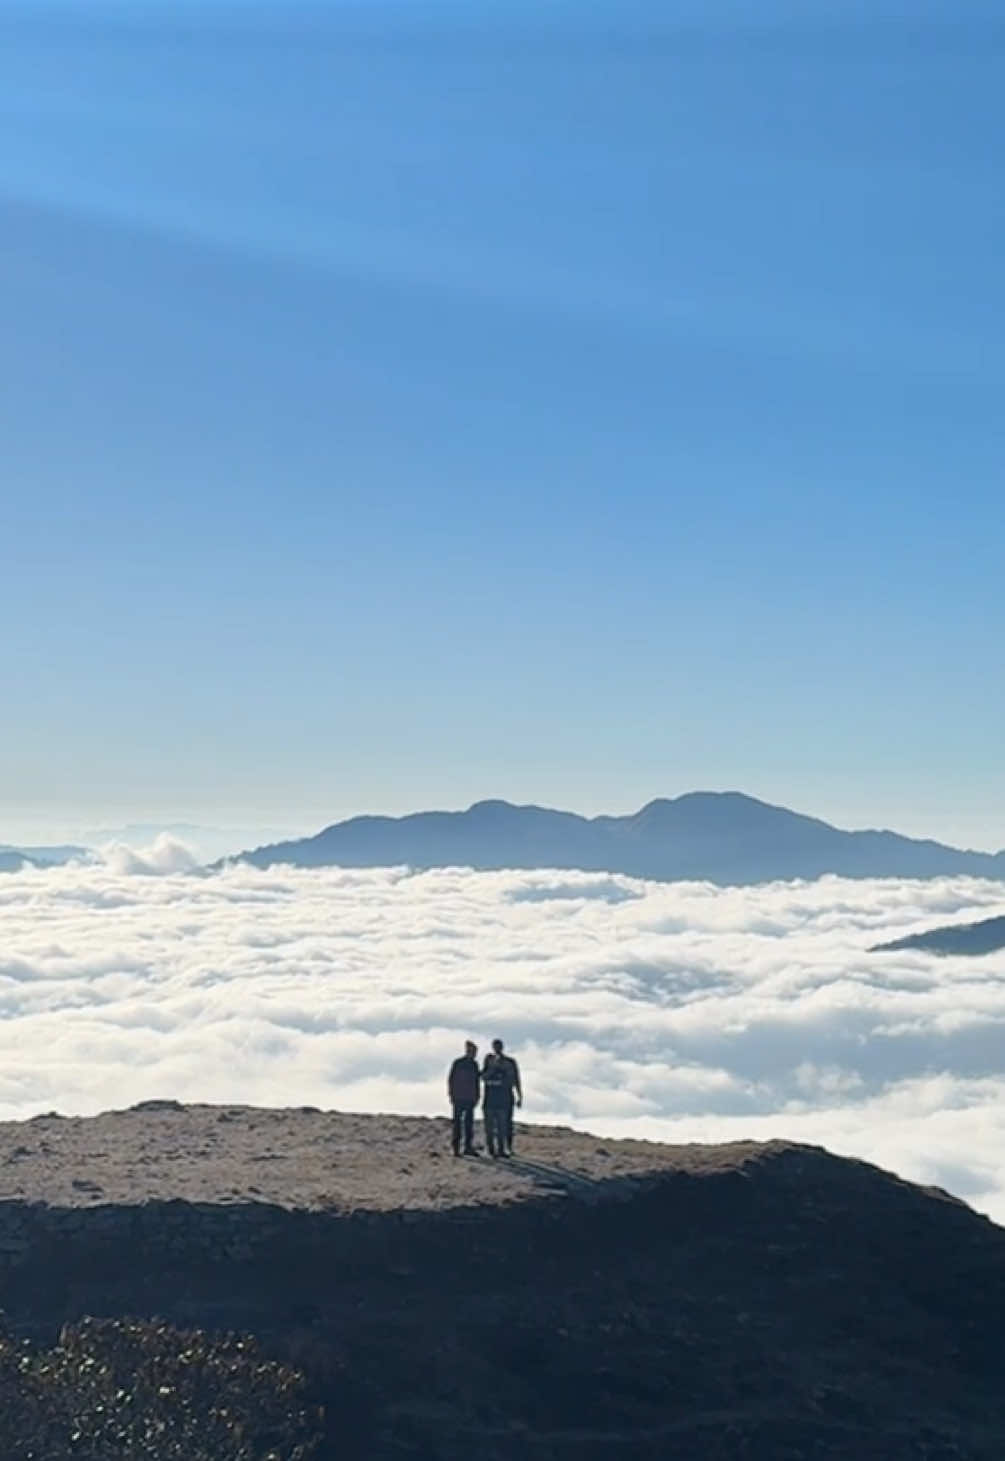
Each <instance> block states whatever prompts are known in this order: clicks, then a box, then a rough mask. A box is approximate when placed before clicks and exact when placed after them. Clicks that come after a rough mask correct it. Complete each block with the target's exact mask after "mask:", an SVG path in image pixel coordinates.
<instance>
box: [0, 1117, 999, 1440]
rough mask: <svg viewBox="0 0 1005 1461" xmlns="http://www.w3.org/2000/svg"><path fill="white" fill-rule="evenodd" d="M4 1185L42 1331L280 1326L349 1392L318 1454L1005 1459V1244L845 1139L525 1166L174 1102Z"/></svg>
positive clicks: (74, 1133) (332, 1402)
mask: <svg viewBox="0 0 1005 1461" xmlns="http://www.w3.org/2000/svg"><path fill="white" fill-rule="evenodd" d="M0 1173H3V1174H6V1175H5V1176H4V1177H3V1180H2V1182H0V1189H2V1190H0V1281H2V1282H3V1293H4V1300H3V1302H4V1309H5V1310H6V1314H7V1319H8V1322H9V1323H11V1324H12V1325H14V1326H15V1327H16V1329H17V1331H19V1332H20V1333H22V1334H33V1335H35V1336H37V1337H38V1338H39V1339H40V1340H41V1341H43V1342H44V1343H46V1344H51V1343H53V1341H54V1339H55V1337H56V1335H57V1334H58V1332H59V1329H60V1325H62V1324H63V1323H64V1322H66V1321H67V1320H71V1321H72V1320H75V1319H79V1318H80V1316H81V1315H82V1314H86V1313H97V1314H104V1315H109V1316H114V1315H119V1314H128V1315H133V1316H135V1317H137V1318H142V1317H144V1316H152V1315H159V1316H161V1317H163V1318H164V1319H166V1320H168V1321H169V1322H171V1323H173V1324H176V1325H180V1326H184V1327H190V1326H193V1325H207V1326H209V1327H211V1328H213V1329H216V1330H231V1329H238V1330H242V1331H245V1332H248V1331H250V1332H253V1333H255V1334H256V1335H258V1336H259V1339H260V1341H261V1343H262V1344H263V1345H264V1346H265V1347H266V1349H267V1351H268V1352H269V1353H270V1354H274V1355H276V1356H277V1357H279V1358H284V1359H291V1360H293V1362H294V1363H295V1364H297V1365H299V1366H303V1367H304V1368H305V1369H306V1371H307V1373H308V1376H309V1377H310V1379H311V1382H312V1385H316V1386H317V1389H318V1392H319V1398H321V1399H323V1400H324V1401H325V1403H326V1409H327V1415H328V1418H329V1422H330V1427H331V1435H330V1441H331V1443H330V1445H329V1446H328V1447H326V1449H325V1450H324V1452H323V1453H322V1454H321V1456H319V1457H318V1461H335V1458H338V1461H471V1458H472V1457H474V1456H477V1458H478V1461H669V1458H673V1461H811V1458H812V1461H851V1458H855V1461H1001V1458H1002V1456H1003V1455H1005V1336H1003V1328H1002V1313H1003V1312H1005V1232H1003V1231H1002V1230H1001V1229H1000V1228H997V1227H995V1226H994V1225H993V1224H992V1223H990V1222H988V1221H987V1220H986V1219H984V1218H981V1217H978V1216H977V1214H975V1213H974V1212H973V1211H971V1209H970V1208H968V1207H966V1206H965V1205H964V1204H963V1203H960V1202H957V1201H955V1200H954V1199H952V1198H950V1197H947V1196H946V1195H945V1194H944V1193H941V1192H936V1191H926V1190H924V1189H921V1188H919V1187H915V1186H912V1185H911V1184H910V1183H906V1182H902V1181H899V1180H898V1179H897V1178H895V1177H893V1176H891V1175H889V1174H888V1173H885V1172H881V1171H879V1170H878V1169H877V1168H875V1167H871V1166H868V1165H866V1164H864V1163H861V1162H854V1161H847V1160H842V1159H840V1158H837V1157H833V1156H831V1155H829V1154H828V1153H827V1152H825V1151H822V1150H820V1149H819V1148H813V1147H805V1146H794V1145H791V1144H789V1143H786V1142H769V1143H766V1144H763V1145H760V1144H757V1143H753V1142H745V1143H735V1144H732V1145H730V1146H722V1147H701V1146H687V1147H663V1146H658V1145H655V1144H650V1143H645V1142H612V1141H604V1140H599V1139H597V1138H595V1137H590V1136H587V1135H586V1134H583V1133H576V1132H571V1131H567V1130H562V1129H559V1128H554V1127H533V1126H527V1127H521V1128H520V1129H519V1131H518V1139H517V1158H516V1160H515V1161H514V1162H513V1164H512V1165H510V1164H508V1163H499V1162H495V1163H493V1162H489V1161H487V1160H485V1159H484V1158H477V1157H476V1158H470V1159H467V1160H464V1159H461V1160H454V1159H453V1158H452V1157H451V1156H450V1155H449V1135H448V1130H447V1123H446V1122H445V1121H428V1120H421V1119H416V1118H412V1119H409V1118H402V1117H393V1116H379V1117H376V1116H370V1117H368V1116H355V1115H354V1116H349V1115H340V1114H338V1113H335V1112H320V1111H311V1110H287V1111H262V1110H254V1109H249V1108H239V1107H227V1108H213V1107H206V1106H202V1107H188V1108H186V1107H183V1106H179V1105H177V1104H175V1103H174V1102H169V1101H168V1102H150V1103H147V1104H146V1105H145V1106H144V1107H142V1108H138V1109H136V1110H134V1111H130V1112H120V1113H111V1114H108V1115H105V1116H101V1117H96V1118H92V1119H85V1120H72V1121H71V1120H63V1119H60V1118H58V1117H52V1116H50V1117H39V1118H37V1119H36V1120H34V1121H29V1122H24V1123H19V1124H17V1125H13V1124H10V1125H4V1126H2V1127H0ZM210 1398H212V1397H211V1396H207V1400H208V1399H210ZM88 1454H92V1455H93V1452H90V1453H88ZM153 1454H154V1457H155V1458H156V1461H160V1456H161V1454H167V1453H159V1452H154V1453H153ZM171 1454H172V1455H175V1454H176V1453H174V1452H172V1453H171ZM283 1454H284V1455H285V1454H287V1453H286V1452H284V1453H283Z"/></svg>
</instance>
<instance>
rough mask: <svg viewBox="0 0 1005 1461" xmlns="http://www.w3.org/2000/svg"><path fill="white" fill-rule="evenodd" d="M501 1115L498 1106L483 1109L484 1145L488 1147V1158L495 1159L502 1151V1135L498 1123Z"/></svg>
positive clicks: (500, 1124) (500, 1126)
mask: <svg viewBox="0 0 1005 1461" xmlns="http://www.w3.org/2000/svg"><path fill="white" fill-rule="evenodd" d="M502 1114H503V1113H502V1112H501V1111H500V1110H499V1108H498V1106H486V1107H485V1145H486V1146H487V1147H488V1152H489V1156H490V1157H497V1156H499V1155H500V1154H501V1151H502V1145H503V1142H502V1138H503V1134H504V1133H503V1125H502V1122H501V1121H500V1117H501V1116H502Z"/></svg>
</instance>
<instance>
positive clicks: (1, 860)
mask: <svg viewBox="0 0 1005 1461" xmlns="http://www.w3.org/2000/svg"><path fill="white" fill-rule="evenodd" d="M86 855H87V853H86V849H85V848H83V847H11V846H9V845H8V844H7V843H3V844H0V873H16V872H20V871H21V869H22V868H24V867H59V866H61V865H62V864H63V863H64V862H69V861H70V860H71V859H72V858H74V857H86Z"/></svg>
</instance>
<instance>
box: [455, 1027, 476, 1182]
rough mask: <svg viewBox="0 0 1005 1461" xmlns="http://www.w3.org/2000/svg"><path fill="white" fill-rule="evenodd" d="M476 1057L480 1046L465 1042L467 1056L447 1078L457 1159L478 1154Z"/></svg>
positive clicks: (470, 1041)
mask: <svg viewBox="0 0 1005 1461" xmlns="http://www.w3.org/2000/svg"><path fill="white" fill-rule="evenodd" d="M477 1056H478V1046H477V1045H476V1044H475V1043H474V1041H473V1040H465V1042H464V1054H463V1055H459V1056H458V1057H457V1059H456V1060H455V1061H454V1063H453V1065H452V1066H451V1067H450V1074H449V1076H448V1077H447V1095H448V1096H449V1097H450V1104H451V1106H452V1107H453V1113H454V1116H453V1123H452V1127H451V1137H452V1142H453V1148H454V1156H455V1157H459V1156H460V1155H461V1153H462V1152H463V1154H464V1155H465V1156H466V1157H470V1156H472V1155H473V1153H474V1150H475V1107H476V1106H477V1105H478V1093H479V1089H480V1086H481V1074H480V1072H479V1070H478V1059H477ZM462 1143H463V1145H462Z"/></svg>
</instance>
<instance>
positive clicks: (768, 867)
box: [216, 791, 1005, 886]
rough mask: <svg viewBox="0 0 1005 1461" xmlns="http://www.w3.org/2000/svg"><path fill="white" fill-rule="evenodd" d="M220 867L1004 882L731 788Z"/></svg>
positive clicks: (413, 829) (367, 832)
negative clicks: (619, 811)
mask: <svg viewBox="0 0 1005 1461" xmlns="http://www.w3.org/2000/svg"><path fill="white" fill-rule="evenodd" d="M224 861H226V862H245V863H250V864H252V865H253V866H256V867H271V866H275V865H277V864H292V865H294V866H298V867H332V866H335V867H396V866H408V867H413V868H416V869H428V868H435V867H453V866H460V867H471V868H475V869H478V870H482V871H499V870H502V869H514V868H522V869H542V868H555V869H563V870H568V871H572V870H575V871H582V872H605V873H614V874H622V875H625V876H629V877H638V878H644V879H652V880H654V881H659V882H675V881H685V880H688V881H690V880H694V881H703V882H712V883H717V884H720V885H723V886H730V885H744V884H751V883H760V882H774V881H780V880H792V879H806V880H812V879H814V878H818V877H822V876H825V875H827V874H834V875H837V876H842V877H853V878H854V877H863V878H864V877H907V878H931V877H940V876H953V875H956V876H971V877H985V878H990V879H993V880H1000V881H1005V851H1001V852H995V853H991V852H978V851H972V850H968V849H961V848H956V847H951V846H949V845H947V844H944V843H940V842H936V841H934V840H933V839H931V838H913V837H905V836H902V835H901V834H899V833H896V832H892V831H888V830H885V829H878V828H866V829H860V830H853V831H846V830H843V829H841V828H838V827H835V826H832V825H831V824H830V823H829V822H825V821H823V820H822V819H820V818H818V817H812V816H808V815H806V814H804V813H801V812H794V811H791V810H790V809H789V808H787V807H781V806H776V805H774V804H772V803H770V802H764V801H760V800H759V799H757V798H756V797H750V796H747V795H745V794H744V793H742V792H737V791H726V792H708V791H693V792H686V793H684V794H683V795H682V796H679V797H676V798H665V797H657V798H654V799H653V800H652V801H650V802H647V803H646V804H645V806H643V807H640V808H639V810H638V811H637V812H632V813H629V814H627V815H610V814H600V815H597V816H594V817H583V816H580V815H579V814H578V813H575V812H569V811H563V810H559V809H556V808H551V807H542V806H537V805H535V804H533V803H531V804H524V805H520V804H516V803H512V802H508V801H503V800H498V799H487V800H483V801H478V802H474V803H473V804H472V805H471V806H470V807H468V808H466V809H465V810H463V811H438V810H437V811H421V812H411V813H408V814H406V815H405V816H401V817H392V816H384V815H369V814H364V815H360V816H356V817H351V818H348V819H347V820H345V821H341V822H334V823H332V824H330V825H329V826H327V827H324V828H322V830H321V831H320V832H318V833H316V834H314V835H313V836H308V837H302V838H293V839H288V840H286V841H283V842H276V843H270V844H267V845H265V846H263V847H258V848H253V849H250V850H248V851H246V852H242V853H239V854H237V856H236V857H233V858H228V859H225V860H224ZM216 865H217V866H219V865H221V864H216Z"/></svg>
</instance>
